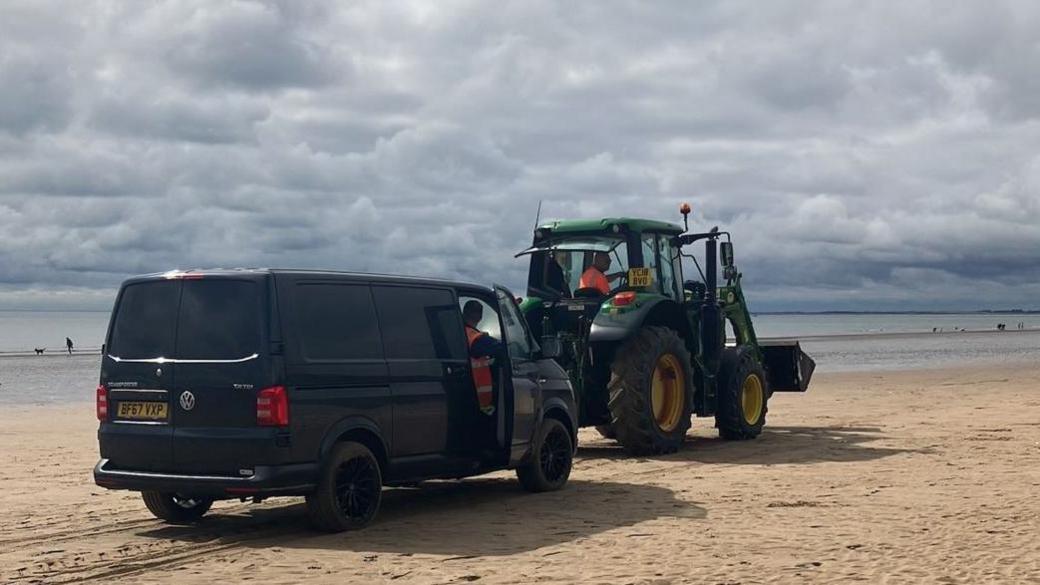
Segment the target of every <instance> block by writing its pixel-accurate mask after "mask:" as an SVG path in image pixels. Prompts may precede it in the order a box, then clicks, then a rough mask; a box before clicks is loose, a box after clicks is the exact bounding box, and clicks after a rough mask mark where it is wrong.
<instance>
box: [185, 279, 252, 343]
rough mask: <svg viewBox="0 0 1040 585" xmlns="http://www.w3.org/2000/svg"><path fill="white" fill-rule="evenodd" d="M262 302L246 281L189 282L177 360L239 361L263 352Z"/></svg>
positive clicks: (214, 280)
mask: <svg viewBox="0 0 1040 585" xmlns="http://www.w3.org/2000/svg"><path fill="white" fill-rule="evenodd" d="M260 315H261V313H260V299H259V298H258V295H257V287H256V284H255V283H252V282H249V281H245V280H226V279H212V280H207V279H202V280H185V281H184V284H183V288H182V291H181V309H180V317H179V319H178V323H177V352H176V353H177V358H178V359H194V360H223V359H238V358H244V357H248V356H251V355H253V354H255V353H258V352H259V351H260V322H261V319H260Z"/></svg>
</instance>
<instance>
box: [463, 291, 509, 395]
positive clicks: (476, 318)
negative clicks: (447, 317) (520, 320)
mask: <svg viewBox="0 0 1040 585" xmlns="http://www.w3.org/2000/svg"><path fill="white" fill-rule="evenodd" d="M483 318H484V307H483V306H481V304H480V303H479V302H477V301H467V302H466V304H465V305H463V307H462V320H463V321H465V323H466V341H467V343H468V345H469V365H470V369H471V370H472V372H473V385H474V386H476V387H477V402H478V403H479V404H480V412H483V413H484V414H487V415H491V414H494V412H495V403H494V378H493V377H492V374H491V363H492V360H491V358H492V357H494V356H496V355H498V354H499V353H500V352H501V351H502V342H500V341H498V340H496V339H495V338H493V337H491V336H490V335H488V334H487V333H485V332H483V331H481V330H480V329H477V325H479V324H480V321H481V320H482V319H483Z"/></svg>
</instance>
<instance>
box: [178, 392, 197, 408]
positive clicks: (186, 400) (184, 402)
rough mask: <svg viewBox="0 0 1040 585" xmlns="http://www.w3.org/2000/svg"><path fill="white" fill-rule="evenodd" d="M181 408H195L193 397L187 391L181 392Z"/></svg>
mask: <svg viewBox="0 0 1040 585" xmlns="http://www.w3.org/2000/svg"><path fill="white" fill-rule="evenodd" d="M181 408H183V409H184V410H191V409H193V408H195V395H194V394H192V393H191V392H188V391H187V390H185V391H184V392H181Z"/></svg>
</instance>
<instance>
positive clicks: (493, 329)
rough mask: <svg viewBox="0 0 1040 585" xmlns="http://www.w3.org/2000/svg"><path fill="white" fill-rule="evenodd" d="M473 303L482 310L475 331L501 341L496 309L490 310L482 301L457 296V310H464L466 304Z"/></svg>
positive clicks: (490, 307)
mask: <svg viewBox="0 0 1040 585" xmlns="http://www.w3.org/2000/svg"><path fill="white" fill-rule="evenodd" d="M470 301H472V302H475V303H477V304H479V305H480V308H481V309H482V310H483V313H482V315H481V319H480V323H477V329H478V330H480V331H482V332H484V333H487V334H488V335H489V336H491V338H492V339H498V340H501V339H502V328H501V327H500V326H499V322H498V309H495V308H492V306H491V305H489V304H487V303H486V302H484V300H483V299H478V298H476V297H469V296H465V295H462V296H459V310H460V311H461V310H462V309H464V308H466V303H468V302H470Z"/></svg>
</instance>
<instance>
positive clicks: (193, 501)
mask: <svg viewBox="0 0 1040 585" xmlns="http://www.w3.org/2000/svg"><path fill="white" fill-rule="evenodd" d="M141 499H143V500H144V505H145V506H147V507H148V511H149V512H151V513H152V515H153V516H155V517H156V518H158V519H160V520H163V521H165V522H168V523H170V524H194V523H195V522H198V521H199V519H200V518H202V516H203V514H205V513H206V512H208V511H209V507H210V506H212V505H213V500H210V499H208V498H193V497H190V496H184V495H181V494H174V493H168V492H156V491H145V492H141Z"/></svg>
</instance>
